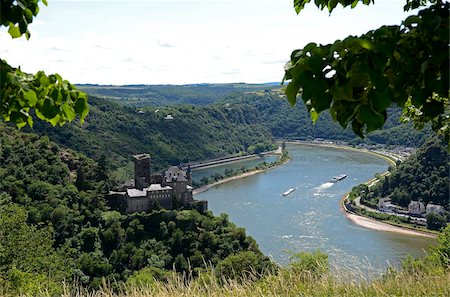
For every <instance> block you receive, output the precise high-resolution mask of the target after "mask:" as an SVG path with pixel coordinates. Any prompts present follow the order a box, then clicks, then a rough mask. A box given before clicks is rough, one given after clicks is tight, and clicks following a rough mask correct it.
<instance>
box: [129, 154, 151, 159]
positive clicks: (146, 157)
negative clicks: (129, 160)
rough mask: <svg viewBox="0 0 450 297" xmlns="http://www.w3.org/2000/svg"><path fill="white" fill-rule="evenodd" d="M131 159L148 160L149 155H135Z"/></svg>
mask: <svg viewBox="0 0 450 297" xmlns="http://www.w3.org/2000/svg"><path fill="white" fill-rule="evenodd" d="M133 158H134V159H135V160H145V159H150V155H149V154H137V155H133Z"/></svg>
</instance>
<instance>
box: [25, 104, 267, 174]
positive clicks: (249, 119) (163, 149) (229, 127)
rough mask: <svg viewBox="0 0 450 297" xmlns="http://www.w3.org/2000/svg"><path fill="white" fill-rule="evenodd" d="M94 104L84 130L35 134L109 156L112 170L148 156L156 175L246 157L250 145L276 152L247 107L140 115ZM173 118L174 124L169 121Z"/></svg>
mask: <svg viewBox="0 0 450 297" xmlns="http://www.w3.org/2000/svg"><path fill="white" fill-rule="evenodd" d="M89 104H90V112H89V116H88V117H87V118H86V122H85V123H84V124H83V125H82V126H80V125H78V124H75V123H70V124H67V125H64V126H63V127H61V128H53V127H51V126H50V125H49V124H46V123H42V122H39V123H38V122H37V123H36V124H35V126H34V131H35V132H37V133H40V134H41V135H42V134H43V135H48V136H49V137H50V138H51V139H52V140H54V141H56V142H58V143H59V144H60V145H62V146H64V147H69V148H72V149H74V150H77V151H80V152H83V153H85V154H86V155H88V156H90V157H93V158H95V159H97V158H99V157H100V156H101V155H102V154H106V157H107V159H108V160H110V161H111V162H112V165H113V166H119V165H124V164H125V163H126V162H127V160H130V159H131V155H132V154H136V153H144V152H145V153H149V154H150V155H151V156H152V166H154V167H153V169H155V170H156V169H162V168H165V167H167V166H168V165H177V164H179V163H181V162H183V163H185V162H190V161H197V160H204V159H210V158H216V157H222V156H225V155H229V154H236V153H243V152H244V153H245V152H246V150H247V148H248V147H249V146H256V145H258V146H259V147H261V148H263V149H267V150H269V149H273V148H274V147H275V145H274V142H273V138H272V135H271V133H270V131H269V130H268V129H267V128H266V127H264V126H263V125H261V123H260V121H259V119H258V117H257V111H256V110H255V109H254V108H249V107H248V106H233V107H232V108H228V107H226V106H224V105H211V106H205V107H202V106H192V105H181V106H176V107H175V106H174V107H158V108H156V107H154V108H148V109H145V110H144V109H142V110H140V111H137V110H135V109H133V108H127V107H121V106H120V105H118V104H116V103H113V102H111V101H109V100H106V99H101V98H97V97H94V96H90V99H89ZM169 114H170V115H172V117H173V119H166V116H167V115H169Z"/></svg>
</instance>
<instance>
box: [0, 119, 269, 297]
mask: <svg viewBox="0 0 450 297" xmlns="http://www.w3.org/2000/svg"><path fill="white" fill-rule="evenodd" d="M0 140H1V142H0V164H1V166H0V226H1V228H0V263H1V265H0V276H1V277H0V293H1V294H2V295H3V294H12V295H17V294H19V293H29V294H31V295H39V290H42V289H44V290H46V289H48V292H49V293H50V294H51V295H53V294H59V293H61V292H62V281H63V280H66V281H67V283H68V284H74V285H75V286H76V285H78V284H82V285H84V286H89V287H91V288H98V286H99V285H101V280H102V278H105V279H106V281H108V282H110V283H111V284H113V283H115V284H120V283H122V282H125V281H127V279H128V278H129V277H130V276H134V277H135V278H139V277H144V278H147V279H153V278H156V279H160V280H164V279H166V278H168V277H170V275H171V273H173V270H172V269H173V268H175V270H176V271H178V272H183V271H187V270H188V269H189V268H190V269H193V270H194V272H195V274H198V273H201V272H202V271H204V270H205V269H206V267H205V265H209V264H210V263H211V264H213V265H216V266H218V267H222V266H223V267H224V268H226V267H228V266H227V265H229V263H230V262H233V261H235V259H240V257H245V258H246V259H250V261H249V262H248V263H247V264H248V265H247V264H246V265H247V266H245V265H244V266H245V267H247V268H248V266H249V265H252V266H254V267H256V269H259V270H262V269H264V268H266V267H267V266H270V265H272V264H271V263H270V261H269V260H268V258H266V257H265V256H264V255H263V254H262V253H261V252H260V251H259V250H258V247H257V245H256V243H255V241H254V240H253V239H252V238H250V237H247V236H246V235H245V230H244V229H243V228H237V227H235V226H234V225H233V224H232V223H230V222H229V221H228V218H227V216H226V215H222V216H220V217H214V216H212V214H211V213H206V214H200V213H198V212H196V211H193V210H183V211H166V210H160V211H155V212H151V213H136V214H133V215H121V214H120V213H118V212H116V211H109V209H108V207H107V201H106V200H105V198H104V194H105V193H106V191H107V190H108V187H109V185H108V184H109V183H108V177H107V176H108V174H107V172H106V171H105V165H106V164H105V159H104V158H100V160H99V162H98V163H96V162H94V161H93V160H91V159H89V158H87V157H85V156H83V155H80V154H78V153H76V152H74V151H72V150H67V149H63V148H61V147H60V146H58V145H57V144H55V143H53V142H51V141H50V140H49V139H48V138H46V137H39V136H37V135H32V134H26V133H22V132H19V131H17V130H16V129H11V128H8V127H6V126H5V125H4V124H2V123H0ZM242 253H243V254H242ZM241 254H242V255H241ZM240 255H241V256H240ZM224 271H226V269H224Z"/></svg>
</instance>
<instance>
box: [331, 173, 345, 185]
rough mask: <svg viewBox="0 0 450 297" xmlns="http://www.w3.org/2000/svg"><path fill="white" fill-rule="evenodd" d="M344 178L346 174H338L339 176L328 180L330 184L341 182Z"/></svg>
mask: <svg viewBox="0 0 450 297" xmlns="http://www.w3.org/2000/svg"><path fill="white" fill-rule="evenodd" d="M346 177H347V174H340V175H338V176H335V177H333V178H332V179H331V180H330V182H332V183H337V182H338V181H341V180H343V179H344V178H346Z"/></svg>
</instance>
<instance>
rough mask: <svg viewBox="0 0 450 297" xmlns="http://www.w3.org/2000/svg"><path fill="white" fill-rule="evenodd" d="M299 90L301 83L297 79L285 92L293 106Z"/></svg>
mask: <svg viewBox="0 0 450 297" xmlns="http://www.w3.org/2000/svg"><path fill="white" fill-rule="evenodd" d="M299 90H300V83H299V82H298V81H297V80H293V81H291V82H290V83H289V84H288V85H287V87H286V91H285V94H286V96H287V100H288V101H289V103H290V104H291V105H292V106H294V105H295V103H296V102H297V94H298V91H299Z"/></svg>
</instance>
